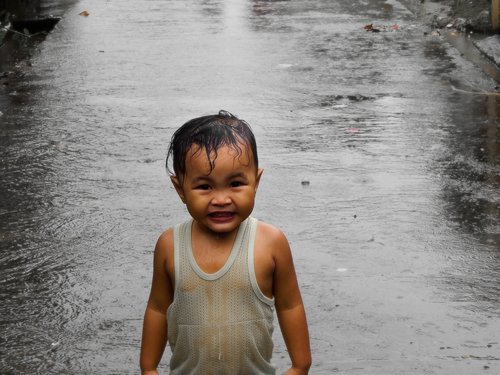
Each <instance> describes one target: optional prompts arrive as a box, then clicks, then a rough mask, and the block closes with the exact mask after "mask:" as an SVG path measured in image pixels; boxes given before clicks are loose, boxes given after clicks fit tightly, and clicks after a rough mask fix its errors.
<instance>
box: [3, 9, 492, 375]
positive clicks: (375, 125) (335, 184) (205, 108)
mask: <svg viewBox="0 0 500 375" xmlns="http://www.w3.org/2000/svg"><path fill="white" fill-rule="evenodd" d="M46 3H47V2H46ZM48 3H49V4H50V2H48ZM415 3H416V1H415ZM65 4H66V5H65V6H64V7H62V8H61V7H59V8H55V7H54V9H55V10H57V11H59V13H54V14H58V15H61V16H62V20H61V21H60V22H59V24H58V25H57V27H56V28H55V30H53V32H52V33H51V34H49V35H48V36H47V37H46V39H45V40H44V41H43V42H41V43H39V44H37V45H35V46H33V47H30V48H31V49H30V50H29V53H28V54H27V55H29V56H28V57H26V58H24V59H22V60H19V62H18V63H16V64H14V65H13V66H12V67H11V68H10V70H11V74H10V76H9V78H3V79H2V80H3V81H2V82H8V84H5V83H4V84H3V85H2V87H0V111H1V112H2V113H3V115H1V116H0V160H1V161H0V172H1V184H0V243H1V245H0V298H1V303H0V373H1V374H6V375H7V374H98V373H103V374H137V373H138V372H139V370H138V368H139V367H138V356H139V348H140V338H141V337H140V336H141V331H142V318H143V312H144V309H145V306H146V300H147V297H148V293H149V286H150V282H151V269H152V254H153V248H154V245H155V242H156V239H157V237H158V235H159V234H160V233H161V232H162V231H163V230H164V229H165V228H167V227H169V226H172V225H174V224H176V223H178V222H180V221H183V220H185V219H186V218H187V213H186V211H185V208H184V206H183V205H182V204H181V202H180V200H179V199H178V197H177V195H176V193H175V191H174V189H173V188H172V187H171V186H170V182H169V179H168V177H167V174H166V172H165V168H164V157H165V155H166V150H167V146H168V141H169V139H170V137H171V135H172V133H173V131H174V129H176V128H177V127H178V126H180V125H181V124H182V123H184V122H185V121H187V120H188V119H190V118H192V117H196V116H199V115H204V114H212V113H216V112H217V111H218V110H219V109H225V110H228V111H230V112H232V113H234V114H237V115H238V116H239V117H241V118H243V119H245V120H246V121H248V122H249V123H250V124H251V125H252V127H253V129H254V131H255V134H256V137H257V143H258V146H259V152H260V155H259V157H260V160H261V163H262V166H263V168H264V175H263V179H262V182H261V187H260V190H259V194H258V196H257V206H256V209H255V211H254V213H253V215H254V216H255V217H257V218H259V219H261V220H264V221H268V222H271V223H274V224H276V225H277V226H279V227H281V228H282V229H283V230H284V232H285V233H286V234H287V237H288V239H289V241H290V243H291V246H292V250H293V253H294V257H295V263H296V268H297V272H298V277H299V282H300V284H301V288H302V293H303V298H304V301H305V304H306V309H307V312H308V320H309V325H310V334H311V345H312V350H313V361H314V363H313V367H312V369H311V374H314V375H316V374H325V375H327V374H332V373H341V374H356V375H357V374H359V375H361V374H363V375H367V374H370V375H392V374H405V375H406V374H415V375H421V374H439V375H441V374H455V375H469V374H483V373H484V374H499V373H500V189H499V187H500V120H499V118H500V115H499V114H500V97H499V96H498V95H494V94H488V92H489V93H491V92H494V91H495V89H494V87H495V86H496V85H498V83H497V82H495V80H494V79H492V78H491V77H490V76H488V75H487V74H485V73H483V71H482V70H481V69H479V68H478V67H477V66H476V65H474V64H472V63H470V62H469V61H468V60H466V59H465V58H464V57H462V56H461V54H460V52H458V51H457V50H456V49H455V48H450V45H449V44H448V43H446V42H445V41H444V40H443V39H442V38H441V37H439V36H436V35H431V34H428V35H424V28H423V27H422V26H421V25H419V23H418V20H417V18H416V16H415V14H414V13H412V12H410V11H409V10H408V8H409V9H412V10H414V9H416V8H415V4H414V3H412V2H411V1H405V2H401V1H399V2H398V1H396V0H388V1H383V0H370V1H361V0H359V1H352V0H337V1H332V0H289V1H271V0H267V1H263V0H258V1H257V0H200V1H190V0H188V1H185V0H170V1H162V0H135V1H130V0H126V1H125V0H123V1H110V0H83V1H75V2H73V3H71V2H68V1H66V2H65ZM407 6H408V8H407ZM83 10H87V11H88V12H89V16H88V17H83V16H80V15H79V13H80V12H82V11H83ZM46 11H47V12H49V11H51V9H50V6H47V10H46ZM369 23H373V24H374V26H376V27H378V28H379V29H380V32H378V33H375V32H367V31H365V29H364V26H365V25H366V24H369ZM478 92H482V93H481V94H478ZM274 338H275V341H276V347H275V355H274V359H275V362H276V364H277V366H278V368H279V369H280V371H281V372H279V373H283V371H284V369H286V366H287V364H288V361H289V360H288V355H287V353H286V350H285V348H284V345H283V343H282V339H281V335H280V332H279V330H277V331H276V332H275V334H274ZM165 353H166V354H165V356H164V358H163V361H162V367H161V369H162V373H164V374H166V373H167V369H168V367H167V364H168V359H169V355H170V351H169V349H167V350H166V352H165Z"/></svg>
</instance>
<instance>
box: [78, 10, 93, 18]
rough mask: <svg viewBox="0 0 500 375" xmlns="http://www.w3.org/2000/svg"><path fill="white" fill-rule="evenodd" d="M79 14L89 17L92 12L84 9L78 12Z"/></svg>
mask: <svg viewBox="0 0 500 375" xmlns="http://www.w3.org/2000/svg"><path fill="white" fill-rule="evenodd" d="M78 15H79V16H83V17H88V16H90V13H89V12H87V11H86V10H84V11H83V12H80V13H78Z"/></svg>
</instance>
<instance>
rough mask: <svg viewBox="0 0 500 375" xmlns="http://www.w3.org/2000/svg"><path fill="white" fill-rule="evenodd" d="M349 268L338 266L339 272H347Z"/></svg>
mask: <svg viewBox="0 0 500 375" xmlns="http://www.w3.org/2000/svg"><path fill="white" fill-rule="evenodd" d="M346 271H347V268H337V272H346Z"/></svg>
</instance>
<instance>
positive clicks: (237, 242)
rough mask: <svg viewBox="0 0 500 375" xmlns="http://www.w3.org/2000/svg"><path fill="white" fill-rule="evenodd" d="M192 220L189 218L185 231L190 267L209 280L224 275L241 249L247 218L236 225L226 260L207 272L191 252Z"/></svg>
mask: <svg viewBox="0 0 500 375" xmlns="http://www.w3.org/2000/svg"><path fill="white" fill-rule="evenodd" d="M193 221H194V220H192V219H191V222H190V223H189V225H188V226H187V233H186V237H187V238H186V239H187V250H188V257H189V264H190V265H191V268H192V269H193V271H194V272H195V273H196V274H197V275H198V276H199V277H201V278H202V279H203V280H207V281H211V280H217V279H219V278H221V277H222V276H224V274H226V272H227V271H229V269H230V268H231V266H232V265H233V263H234V261H235V260H236V256H237V255H238V253H239V251H240V249H241V242H242V240H243V234H244V233H245V229H246V227H247V224H248V218H247V219H245V220H244V221H242V222H241V224H240V226H239V227H238V232H237V233H236V238H235V239H234V243H233V247H232V248H231V253H230V254H229V257H228V258H227V260H226V263H224V265H223V266H222V267H221V268H219V269H218V270H217V271H216V272H214V273H207V272H205V271H203V270H202V269H201V267H200V266H199V265H198V263H197V262H196V259H195V258H194V254H193V246H192V244H193V242H192V241H193V239H192V232H193V230H192V229H193Z"/></svg>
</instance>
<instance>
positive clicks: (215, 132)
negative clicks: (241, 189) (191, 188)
mask: <svg viewBox="0 0 500 375" xmlns="http://www.w3.org/2000/svg"><path fill="white" fill-rule="evenodd" d="M241 143H243V144H246V145H247V146H248V147H250V150H251V151H252V156H253V161H254V163H255V166H256V167H257V168H258V167H259V158H258V156H257V143H256V142H255V136H254V134H253V132H252V129H251V128H250V125H249V124H248V123H247V122H246V121H244V120H241V119H239V118H238V117H236V116H234V115H233V114H231V113H229V112H227V111H219V113H218V114H216V115H210V116H202V117H197V118H194V119H192V120H189V121H188V122H186V123H185V124H184V125H182V126H181V127H180V128H179V129H177V130H176V131H175V133H174V135H173V136H172V139H171V141H170V146H169V148H168V152H167V160H166V167H167V171H168V172H169V174H170V175H175V176H177V177H181V176H184V175H185V174H186V155H187V153H188V151H189V149H190V148H191V146H192V145H196V146H198V147H199V151H201V150H205V152H206V155H207V157H208V160H209V162H210V172H211V171H212V170H213V169H214V167H215V160H216V159H217V150H218V149H219V148H220V147H222V146H230V147H231V148H233V149H234V150H236V152H237V153H238V155H241V154H242V152H243V150H242V149H241V147H240V144H241ZM170 159H172V164H173V172H172V170H171V168H170V167H169V162H170Z"/></svg>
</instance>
